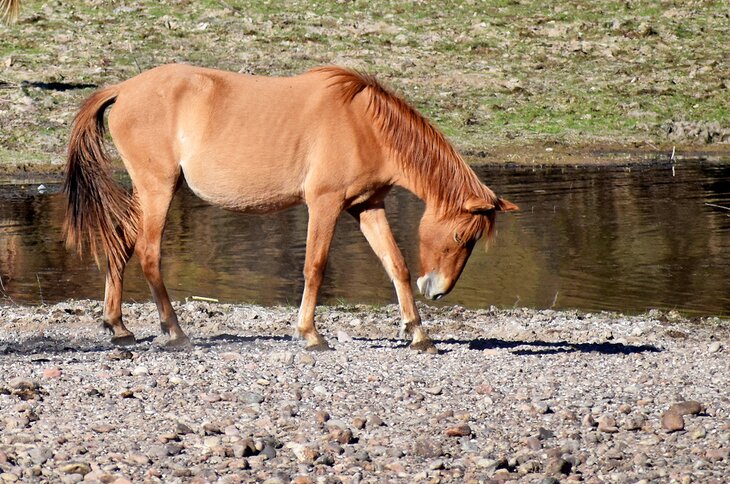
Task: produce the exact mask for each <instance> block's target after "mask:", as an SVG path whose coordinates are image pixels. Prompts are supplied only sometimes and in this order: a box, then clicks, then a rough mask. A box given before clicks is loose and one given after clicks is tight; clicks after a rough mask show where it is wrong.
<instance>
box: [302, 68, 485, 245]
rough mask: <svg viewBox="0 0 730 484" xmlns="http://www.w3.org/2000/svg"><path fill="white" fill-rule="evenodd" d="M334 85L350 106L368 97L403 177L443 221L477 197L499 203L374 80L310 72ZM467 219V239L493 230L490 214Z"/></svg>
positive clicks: (425, 124)
mask: <svg viewBox="0 0 730 484" xmlns="http://www.w3.org/2000/svg"><path fill="white" fill-rule="evenodd" d="M314 71H317V72H323V73H326V74H328V75H329V76H330V78H331V79H332V84H331V86H333V87H338V88H339V89H340V95H341V98H342V100H343V102H351V101H352V100H353V99H354V98H355V96H357V95H358V94H360V93H361V92H364V91H366V90H367V91H368V92H369V95H370V97H369V100H368V112H369V113H370V114H371V115H372V117H373V121H374V122H375V125H376V126H377V128H378V130H379V131H380V133H381V134H382V135H383V137H384V139H385V140H386V142H387V143H388V145H389V146H390V148H391V149H393V151H394V152H395V153H397V155H398V160H399V162H400V163H401V168H402V169H403V171H404V172H405V173H406V174H407V175H408V176H411V177H412V178H413V180H414V181H415V182H416V184H417V185H418V188H419V189H420V190H421V191H422V193H423V194H424V195H425V197H426V198H427V199H431V200H434V201H435V202H437V203H438V205H439V209H440V210H441V213H442V215H443V216H444V217H453V216H455V215H457V214H459V213H461V212H463V207H464V204H465V203H466V201H467V200H469V198H471V197H473V196H476V197H479V198H482V199H485V200H489V201H492V202H493V203H494V204H495V205H496V203H497V196H496V195H495V194H494V192H492V190H490V189H489V188H488V187H486V186H485V185H484V184H483V183H482V182H481V181H480V180H479V178H478V177H477V176H476V174H475V173H474V171H472V169H471V168H469V165H467V164H466V162H465V161H464V160H463V158H462V157H461V156H460V155H459V153H457V152H456V150H455V149H454V147H453V146H452V145H451V143H450V142H449V141H448V140H447V139H446V137H445V136H444V135H443V133H441V131H439V130H438V129H437V128H436V127H435V126H433V125H432V124H431V123H430V122H429V121H428V120H427V119H426V118H425V117H424V116H422V115H421V114H420V113H419V112H418V111H416V110H415V109H414V108H413V107H411V106H410V105H409V104H408V103H407V102H406V101H405V100H404V99H403V98H402V97H400V96H398V95H397V94H395V93H394V92H392V91H391V90H390V89H388V88H386V87H385V86H383V85H382V84H381V83H380V82H379V81H378V80H377V79H376V78H375V77H374V76H372V75H369V74H364V73H361V72H358V71H354V70H350V69H344V68H341V67H335V66H332V67H320V68H317V69H314ZM490 215H491V216H485V217H471V219H472V220H471V223H468V224H466V225H468V226H467V227H463V234H464V235H465V236H467V237H468V235H470V234H476V233H478V232H481V231H482V230H484V228H485V225H486V224H487V222H489V224H488V228H487V230H488V235H491V231H492V227H493V226H494V214H493V213H491V214H490Z"/></svg>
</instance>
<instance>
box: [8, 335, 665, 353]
mask: <svg viewBox="0 0 730 484" xmlns="http://www.w3.org/2000/svg"><path fill="white" fill-rule="evenodd" d="M155 339H156V337H155V336H146V337H144V338H139V339H138V340H137V344H135V345H131V346H129V347H128V348H129V349H130V350H135V349H136V350H137V351H139V350H152V349H154V350H165V348H164V347H163V346H159V345H156V344H155V342H154V341H155ZM353 341H356V342H361V343H363V344H366V345H368V346H370V347H371V348H392V349H394V350H395V349H400V348H406V347H407V346H408V342H405V341H403V340H400V339H394V338H377V339H372V338H361V337H356V338H353ZM262 342H273V343H292V344H295V345H297V346H299V342H297V341H296V340H295V339H294V338H292V337H291V336H281V335H238V334H230V333H221V334H217V335H213V336H206V337H200V338H194V341H193V349H194V348H209V349H212V348H217V347H222V346H227V345H254V344H257V343H262ZM77 343H78V344H77V345H76V346H71V342H70V341H67V340H63V339H54V338H51V339H49V338H46V337H34V338H30V339H29V340H27V341H25V342H22V343H16V344H14V345H8V344H5V345H3V344H0V355H3V354H4V355H7V354H15V355H34V354H39V355H40V354H45V355H55V354H64V353H104V352H109V351H112V350H113V349H114V348H116V347H115V346H113V345H112V344H111V343H109V342H107V341H104V342H101V341H98V340H91V339H89V340H86V339H84V340H82V341H77ZM434 343H435V344H436V347H437V348H438V349H439V354H447V353H450V352H451V351H453V349H452V348H451V346H454V345H460V346H466V347H467V349H469V350H473V351H487V350H495V349H504V350H508V351H509V352H510V353H512V354H514V355H520V356H534V355H551V354H559V353H574V352H579V353H601V354H605V355H630V354H636V353H657V352H659V351H662V350H661V349H660V348H658V347H656V346H654V345H630V344H624V343H611V342H605V343H570V342H567V341H541V340H534V341H519V340H502V339H497V338H475V339H454V338H448V339H436V340H434ZM171 350H174V349H171ZM183 350H184V349H183ZM177 351H180V350H177Z"/></svg>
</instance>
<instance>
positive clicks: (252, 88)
mask: <svg viewBox="0 0 730 484" xmlns="http://www.w3.org/2000/svg"><path fill="white" fill-rule="evenodd" d="M330 84H331V83H330V82H328V78H327V75H326V74H325V73H323V72H309V73H305V74H302V75H299V76H294V77H262V76H251V75H244V74H237V73H231V72H225V71H218V70H213V69H205V68H199V67H193V66H187V65H167V66H161V67H158V68H155V69H152V70H150V71H147V72H144V73H142V74H140V75H138V76H136V77H134V78H132V79H130V80H128V81H125V82H124V83H122V84H121V85H120V94H119V96H118V98H117V102H116V104H115V106H114V108H113V110H112V114H111V115H110V121H109V122H110V130H111V132H112V136H113V138H114V140H115V143H116V144H117V147H118V148H119V151H120V152H121V153H122V155H123V157H124V158H125V163H126V164H127V167H128V169H130V168H131V169H130V172H134V171H140V168H139V167H137V166H132V167H130V166H129V165H130V164H136V165H139V164H145V165H147V166H146V167H145V168H144V169H149V170H155V171H159V170H171V171H176V170H179V168H178V167H181V168H182V170H183V173H184V176H185V179H186V181H187V183H188V185H189V186H190V187H191V188H192V189H193V191H195V192H196V193H197V194H198V195H199V196H201V198H204V199H206V200H208V201H210V202H212V203H216V204H220V205H224V206H227V207H229V208H233V209H240V210H249V211H270V210H276V209H280V208H285V207H287V206H290V205H293V204H296V203H299V202H301V201H302V200H303V198H304V191H305V190H306V188H307V185H308V184H310V185H311V184H314V185H319V184H322V183H328V182H327V181H326V180H324V177H325V176H326V177H327V178H329V179H337V180H339V181H340V182H343V183H347V182H348V180H347V178H348V177H357V172H359V171H360V170H361V167H359V166H358V165H357V160H355V159H353V157H354V158H358V156H357V154H358V153H362V151H363V150H369V149H372V148H371V147H372V146H374V145H375V143H373V140H372V139H371V138H372V133H371V132H369V130H368V129H367V124H363V120H362V119H361V118H362V114H361V113H359V112H358V109H360V111H361V110H362V107H358V106H357V105H356V104H353V103H349V104H348V103H343V101H342V100H341V99H340V98H339V97H338V96H336V95H333V92H332V90H331V88H330ZM322 164H326V166H321V165H322ZM370 171H372V170H370Z"/></svg>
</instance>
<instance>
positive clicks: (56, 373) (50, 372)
mask: <svg viewBox="0 0 730 484" xmlns="http://www.w3.org/2000/svg"><path fill="white" fill-rule="evenodd" d="M42 374H43V378H60V377H61V375H62V374H63V373H62V372H61V369H60V368H58V367H55V366H54V367H51V368H44V369H43V373H42Z"/></svg>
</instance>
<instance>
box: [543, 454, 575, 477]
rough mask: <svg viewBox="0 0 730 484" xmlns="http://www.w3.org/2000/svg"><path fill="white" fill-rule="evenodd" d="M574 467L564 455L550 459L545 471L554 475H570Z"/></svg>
mask: <svg viewBox="0 0 730 484" xmlns="http://www.w3.org/2000/svg"><path fill="white" fill-rule="evenodd" d="M572 467H573V466H572V464H571V463H570V462H568V461H567V460H565V459H563V458H562V457H553V458H551V459H550V460H548V462H547V464H546V465H545V473H546V474H553V475H556V474H564V475H568V474H570V470H571V469H572Z"/></svg>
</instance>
